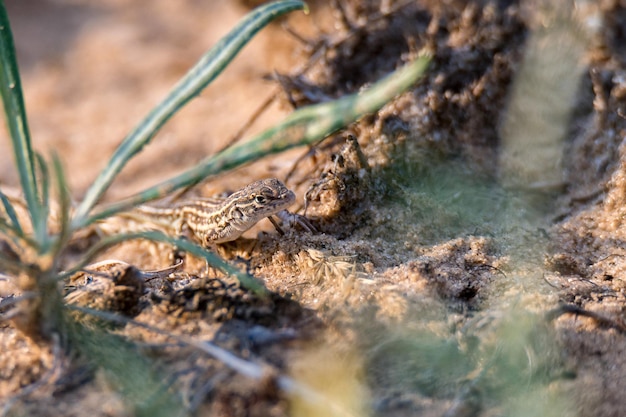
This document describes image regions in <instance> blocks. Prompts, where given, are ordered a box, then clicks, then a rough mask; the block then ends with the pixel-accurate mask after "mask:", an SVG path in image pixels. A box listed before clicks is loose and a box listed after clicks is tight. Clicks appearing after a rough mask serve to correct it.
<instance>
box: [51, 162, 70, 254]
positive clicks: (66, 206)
mask: <svg viewBox="0 0 626 417" xmlns="http://www.w3.org/2000/svg"><path fill="white" fill-rule="evenodd" d="M52 168H53V170H54V179H55V182H56V188H57V192H58V193H59V211H60V213H59V236H58V238H57V240H56V242H55V244H54V247H53V249H52V252H53V254H54V255H55V256H56V255H57V254H58V253H59V252H60V251H61V249H62V248H63V246H64V244H65V242H67V240H68V239H69V236H70V224H69V223H70V210H71V208H72V207H71V206H72V199H71V196H70V193H69V187H68V185H67V179H66V177H65V171H64V170H63V164H61V160H60V159H59V155H57V154H56V153H53V154H52Z"/></svg>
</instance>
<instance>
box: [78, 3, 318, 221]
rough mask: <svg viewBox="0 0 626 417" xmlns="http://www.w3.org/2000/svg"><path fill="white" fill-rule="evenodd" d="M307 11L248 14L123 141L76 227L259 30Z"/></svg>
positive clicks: (280, 7) (275, 8)
mask: <svg viewBox="0 0 626 417" xmlns="http://www.w3.org/2000/svg"><path fill="white" fill-rule="evenodd" d="M305 8H306V5H305V3H304V2H302V1H299V0H286V1H280V2H275V3H270V4H267V5H265V6H261V7H259V8H257V9H256V10H254V11H252V12H251V13H250V14H248V15H247V16H246V17H245V18H244V19H243V20H242V21H241V22H240V23H239V24H238V25H237V26H235V28H234V29H233V30H231V31H230V33H229V34H227V35H226V36H225V37H224V38H222V39H221V40H220V41H219V42H218V43H217V44H216V45H215V46H214V47H213V48H211V50H210V51H209V52H207V53H206V54H205V55H204V56H203V57H202V58H201V59H200V61H198V63H197V64H196V65H195V66H194V67H193V68H191V70H189V72H188V73H187V74H186V75H185V76H184V77H183V78H182V79H181V80H180V81H179V82H178V83H177V84H176V85H175V86H174V88H173V89H172V91H171V92H170V93H169V94H168V96H167V97H166V98H165V99H164V100H163V101H162V102H161V103H160V104H159V105H157V106H156V107H155V108H154V109H153V110H152V111H151V112H150V113H149V114H148V116H147V117H146V118H145V119H144V120H143V121H141V122H140V123H139V125H138V126H137V127H136V128H135V129H134V130H133V131H132V132H131V133H130V134H129V135H128V136H127V137H126V138H125V139H124V140H123V141H122V143H121V144H120V146H119V147H118V148H117V149H116V151H115V153H114V154H113V156H112V158H111V159H110V160H109V163H108V164H107V166H106V167H105V168H104V169H103V171H102V172H101V173H100V174H99V175H98V177H97V178H96V180H95V181H94V184H93V185H92V186H91V187H90V188H89V190H88V191H87V194H86V195H85V198H84V200H83V201H82V203H81V204H80V206H79V207H78V209H77V212H76V217H75V221H74V227H76V228H78V227H80V226H81V225H84V224H85V219H86V217H87V216H88V214H89V212H90V211H91V209H92V208H93V206H94V205H95V204H96V203H97V201H98V200H99V199H100V197H101V196H102V194H103V193H104V192H105V191H106V189H107V188H108V187H109V185H110V184H111V182H112V181H113V179H114V178H115V176H116V175H117V174H118V173H119V172H120V171H121V170H122V168H123V167H124V166H125V165H126V163H127V162H128V161H129V160H130V159H131V158H132V157H133V156H134V155H135V154H137V153H138V152H139V151H141V149H143V147H144V146H145V145H147V144H148V143H149V142H150V140H151V139H152V138H153V137H154V135H155V134H156V133H157V131H158V130H159V129H160V128H161V126H163V125H164V124H165V123H166V122H167V121H168V120H169V119H170V118H171V117H172V116H173V115H174V114H175V113H176V112H177V111H178V110H179V109H180V108H181V107H183V106H184V105H185V104H186V103H187V102H188V101H189V100H191V99H192V98H193V97H195V96H196V95H198V94H200V92H201V91H202V90H203V89H204V88H205V87H206V86H207V85H208V84H209V83H210V82H211V81H213V80H214V79H215V77H217V76H218V75H219V74H220V73H221V72H222V71H223V70H224V68H225V67H226V66H227V65H228V64H229V63H230V62H231V61H232V59H233V58H234V57H235V56H236V55H237V53H238V52H239V51H240V50H241V49H242V48H243V47H244V46H245V45H246V44H247V43H248V42H249V41H250V39H251V38H252V37H253V36H254V35H255V34H256V33H257V32H258V31H259V30H261V29H262V28H263V27H265V26H266V25H267V24H268V23H270V22H271V21H272V20H273V19H275V18H276V17H278V16H280V15H282V14H285V13H287V12H290V11H293V10H298V9H305Z"/></svg>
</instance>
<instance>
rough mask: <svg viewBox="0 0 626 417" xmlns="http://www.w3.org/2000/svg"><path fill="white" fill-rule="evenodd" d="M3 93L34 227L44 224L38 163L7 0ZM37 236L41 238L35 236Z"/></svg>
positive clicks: (0, 35) (0, 46)
mask: <svg viewBox="0 0 626 417" xmlns="http://www.w3.org/2000/svg"><path fill="white" fill-rule="evenodd" d="M0 93H1V94H2V102H3V104H4V116H5V119H6V123H7V128H8V130H9V134H10V136H11V141H12V143H13V154H14V158H15V164H16V167H17V170H18V173H19V177H20V183H21V184H22V190H23V191H24V196H25V198H26V203H27V205H28V210H29V214H30V216H31V219H32V222H33V228H35V231H36V232H37V227H39V226H40V225H41V223H40V222H38V219H40V218H41V214H40V211H41V210H40V206H39V200H38V198H37V195H38V192H37V182H36V179H35V164H34V158H33V151H32V147H31V142H30V133H29V131H28V122H27V119H26V109H25V106H24V97H23V94H22V84H21V81H20V74H19V70H18V67H17V59H16V56H15V46H14V45H13V35H12V33H11V26H10V24H9V16H8V15H7V11H6V8H5V6H4V1H3V0H0ZM36 235H38V234H37V233H36Z"/></svg>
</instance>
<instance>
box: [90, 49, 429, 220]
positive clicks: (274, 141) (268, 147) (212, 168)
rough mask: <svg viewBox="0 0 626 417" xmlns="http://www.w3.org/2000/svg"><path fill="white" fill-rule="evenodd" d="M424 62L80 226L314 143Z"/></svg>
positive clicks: (402, 85) (408, 81) (402, 84)
mask: <svg viewBox="0 0 626 417" xmlns="http://www.w3.org/2000/svg"><path fill="white" fill-rule="evenodd" d="M429 62H430V56H428V55H426V54H424V55H422V56H420V57H419V58H418V59H416V60H415V61H414V62H412V63H410V64H408V65H406V66H405V67H403V68H401V69H399V70H397V71H396V72H394V73H393V74H391V75H389V76H387V77H386V78H384V79H382V80H381V81H378V82H377V83H376V84H374V85H373V86H371V87H370V88H369V89H368V90H366V91H364V92H362V93H359V94H353V95H349V96H346V97H343V98H341V99H338V100H335V101H332V102H328V103H323V104H317V105H313V106H308V107H303V108H301V109H299V110H297V111H295V112H294V113H292V114H291V115H290V116H288V117H287V118H286V119H285V120H284V121H283V122H282V123H280V124H279V125H277V126H274V127H272V128H270V129H268V130H265V131H264V132H262V133H261V134H259V135H257V136H256V137H254V138H253V139H252V140H250V141H247V142H245V143H240V144H238V145H235V146H232V147H231V148H228V149H226V150H224V151H222V152H220V153H218V154H217V155H214V156H212V157H210V158H208V159H205V160H204V161H203V162H201V163H199V164H198V165H196V166H195V167H193V168H191V169H189V170H188V171H185V172H183V173H182V174H180V175H178V176H176V177H174V178H172V179H170V180H167V181H164V182H162V183H160V184H157V185H155V186H153V187H150V188H148V189H147V190H145V191H143V192H141V193H138V194H135V195H133V196H130V197H128V198H127V199H124V200H122V201H119V202H117V203H114V204H111V205H109V206H108V207H105V208H104V209H102V210H101V211H99V212H97V213H95V214H94V215H93V216H91V217H90V218H89V219H87V220H86V221H85V223H84V224H81V225H80V226H84V225H87V224H89V223H92V222H94V221H96V220H99V219H102V218H106V217H109V216H111V215H113V214H115V213H118V212H120V211H124V210H127V209H129V208H131V207H134V206H136V205H138V204H142V203H145V202H147V201H150V200H154V199H157V198H161V197H163V196H164V195H167V194H169V193H171V192H173V191H176V190H178V189H180V188H184V187H190V186H193V185H195V184H197V183H198V182H200V181H202V180H204V179H207V178H209V177H211V176H215V175H217V174H219V173H221V172H224V171H227V170H229V169H233V168H236V167H238V166H241V165H244V164H247V163H250V162H252V161H256V160H258V159H260V158H263V157H265V156H268V155H271V154H275V153H278V152H282V151H285V150H287V149H289V148H293V147H296V146H302V145H308V144H311V143H314V142H316V141H318V140H320V139H322V138H324V137H326V136H328V135H330V134H331V133H333V132H335V131H337V130H338V129H340V128H342V127H344V126H347V125H349V124H350V123H352V122H354V121H356V120H358V119H359V118H360V117H362V116H363V115H365V114H368V113H372V112H375V111H377V110H378V109H380V108H381V107H382V106H383V105H384V104H385V103H387V102H389V101H390V100H391V99H393V98H394V97H395V96H397V95H398V94H400V93H402V92H404V91H406V90H407V89H408V88H409V87H411V86H412V85H413V84H414V83H415V82H416V81H417V79H418V78H419V77H421V76H422V75H423V74H424V72H425V71H426V68H427V67H428V64H429Z"/></svg>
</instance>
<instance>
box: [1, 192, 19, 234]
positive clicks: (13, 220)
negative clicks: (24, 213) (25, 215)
mask: <svg viewBox="0 0 626 417" xmlns="http://www.w3.org/2000/svg"><path fill="white" fill-rule="evenodd" d="M0 200H2V205H3V206H4V211H5V212H6V214H7V216H8V217H9V221H10V223H9V222H6V224H7V226H8V227H10V229H11V230H12V231H13V232H14V233H15V234H16V235H18V236H24V229H22V225H21V224H20V220H19V219H18V218H17V213H16V211H15V208H14V207H13V204H11V201H10V200H9V198H8V197H7V196H6V194H4V193H3V192H2V191H0Z"/></svg>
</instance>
